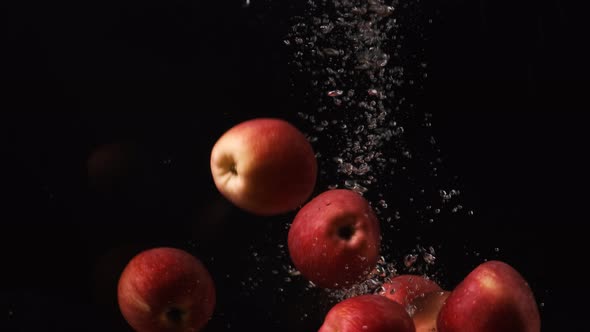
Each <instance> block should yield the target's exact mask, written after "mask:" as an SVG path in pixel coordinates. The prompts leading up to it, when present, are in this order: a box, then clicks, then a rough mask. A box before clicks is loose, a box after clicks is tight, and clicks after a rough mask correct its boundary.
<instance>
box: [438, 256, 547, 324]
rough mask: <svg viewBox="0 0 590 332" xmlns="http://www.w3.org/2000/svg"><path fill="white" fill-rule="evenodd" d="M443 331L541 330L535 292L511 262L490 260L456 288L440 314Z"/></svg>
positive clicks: (439, 321) (439, 319)
mask: <svg viewBox="0 0 590 332" xmlns="http://www.w3.org/2000/svg"><path fill="white" fill-rule="evenodd" d="M437 325H438V329H439V332H472V331H477V332H498V331H501V332H539V331H540V330H541V319H540V317H539V309H538V308H537V303H536V301H535V297H534V296H533V292H532V291H531V289H530V288H529V285H528V284H527V282H526V281H525V279H524V278H523V277H522V276H521V275H520V274H519V273H518V272H517V271H516V270H515V269H514V268H512V267H511V266H510V265H508V264H506V263H503V262H499V261H489V262H486V263H483V264H481V265H480V266H478V267H477V268H475V269H474V270H473V271H471V273H469V275H467V277H466V278H465V279H464V280H463V281H462V282H461V283H460V284H459V285H458V286H457V287H456V288H455V289H454V290H453V292H452V293H451V295H450V296H449V298H448V299H447V300H446V302H445V304H444V305H443V307H442V309H441V311H440V313H439V316H438V322H437Z"/></svg>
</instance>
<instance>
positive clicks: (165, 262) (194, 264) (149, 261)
mask: <svg viewBox="0 0 590 332" xmlns="http://www.w3.org/2000/svg"><path fill="white" fill-rule="evenodd" d="M118 299H119V308H120V309H121V312H122V314H123V316H124V317H125V319H126V320H127V322H128V323H129V325H131V326H132V327H133V328H134V329H135V330H136V331H138V332H162V331H165V332H175V331H178V332H181V331H182V332H187V331H191V332H196V331H199V330H200V329H201V328H203V326H205V325H206V323H207V322H208V321H209V319H210V318H211V315H212V314H213V309H214V307H215V287H214V284H213V280H212V279H211V276H210V275H209V272H208V271H207V269H206V268H205V266H203V264H202V263H201V262H200V261H199V260H198V259H197V258H195V257H194V256H192V255H191V254H189V253H187V252H185V251H182V250H179V249H174V248H156V249H150V250H146V251H144V252H142V253H140V254H139V255H137V256H135V257H134V258H133V259H132V260H131V261H130V262H129V263H128V264H127V266H126V267H125V269H124V270H123V274H122V275H121V278H120V279H119V287H118Z"/></svg>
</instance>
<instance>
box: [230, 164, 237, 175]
mask: <svg viewBox="0 0 590 332" xmlns="http://www.w3.org/2000/svg"><path fill="white" fill-rule="evenodd" d="M229 171H230V172H231V173H232V174H233V175H238V167H237V165H236V163H235V162H232V163H231V164H230V165H229Z"/></svg>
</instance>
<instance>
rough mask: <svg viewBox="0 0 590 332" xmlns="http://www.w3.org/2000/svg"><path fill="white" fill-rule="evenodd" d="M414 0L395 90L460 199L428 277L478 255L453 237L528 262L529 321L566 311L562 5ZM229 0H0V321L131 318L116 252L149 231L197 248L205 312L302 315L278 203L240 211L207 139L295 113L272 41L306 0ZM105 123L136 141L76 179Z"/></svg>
mask: <svg viewBox="0 0 590 332" xmlns="http://www.w3.org/2000/svg"><path fill="white" fill-rule="evenodd" d="M413 3H414V4H415V5H414V6H412V9H411V10H406V11H405V12H404V15H406V16H405V19H404V22H405V23H406V25H405V26H406V27H407V29H408V31H409V32H408V34H409V35H410V38H409V41H408V47H410V48H411V49H414V50H416V52H417V53H419V54H420V56H421V57H423V58H424V59H425V61H426V62H428V74H429V78H428V79H427V80H425V81H424V82H423V85H424V86H423V89H422V90H421V91H420V92H419V93H415V95H412V96H410V97H411V98H413V101H414V103H415V104H416V111H419V112H430V113H433V115H434V120H433V126H434V129H433V130H434V131H435V133H436V137H437V139H438V141H439V143H440V147H441V149H442V151H443V153H444V156H445V166H446V168H447V169H448V172H449V174H457V175H459V176H460V178H461V183H462V185H463V187H464V188H465V189H464V190H463V198H462V199H463V200H464V203H465V204H466V205H468V206H470V207H472V208H474V209H475V211H476V212H477V213H476V216H475V217H473V218H471V219H469V220H468V221H462V222H460V223H453V222H452V221H451V220H450V219H451V217H449V220H444V219H443V220H440V221H439V222H438V224H439V225H442V226H440V227H439V228H438V232H440V233H437V234H435V237H436V236H438V237H441V238H442V239H439V240H440V241H439V242H441V243H445V244H446V248H448V249H447V251H446V256H445V255H443V256H442V257H441V264H444V265H445V270H446V271H447V274H446V275H447V278H446V279H445V280H443V284H444V285H445V286H446V287H447V288H450V287H452V285H454V284H456V283H457V282H458V281H460V280H461V278H462V277H463V276H464V275H466V274H467V273H468V272H469V269H470V268H472V267H473V266H474V265H473V264H474V263H475V262H476V261H477V260H478V259H479V260H481V259H483V258H484V257H481V258H473V257H470V258H464V256H463V255H462V254H461V253H462V251H463V250H465V245H466V244H467V246H468V248H469V250H477V251H481V252H482V253H483V256H485V257H489V258H499V259H503V260H505V261H507V262H510V263H511V264H513V266H515V267H517V269H518V270H519V271H521V273H522V274H523V275H524V276H525V277H526V278H527V279H528V280H529V282H530V284H531V287H533V290H534V291H535V294H536V296H537V298H538V300H539V302H543V304H544V306H543V307H542V308H541V315H542V321H543V330H544V331H564V330H567V328H573V327H578V328H579V327H581V326H582V325H581V324H582V316H581V315H580V314H579V313H580V312H581V308H580V307H579V306H578V305H577V303H578V302H579V301H580V300H581V298H582V295H581V291H580V290H579V289H580V288H581V287H583V281H581V280H580V279H578V277H579V276H581V275H582V273H581V272H579V271H580V270H579V269H580V268H581V266H583V265H584V263H585V261H584V258H583V257H584V256H585V255H587V254H586V253H585V252H584V251H583V250H580V249H578V245H579V244H580V243H581V239H580V237H581V232H580V231H578V230H577V225H578V224H581V223H583V222H584V220H585V218H583V217H582V215H580V214H577V213H576V212H575V211H576V210H577V209H578V208H579V207H580V206H582V207H583V206H584V199H583V198H582V197H583V196H582V195H579V194H580V193H583V192H584V187H583V182H582V178H581V177H580V176H579V175H578V174H581V172H578V171H580V170H582V169H583V166H582V165H581V163H580V160H581V159H582V158H581V156H582V155H583V153H584V152H585V149H583V148H584V147H585V146H584V144H583V143H584V142H583V140H582V132H583V121H581V118H582V117H581V116H580V115H578V114H579V113H577V112H579V111H580V110H582V109H583V108H582V107H581V106H580V105H578V104H577V103H576V101H577V100H576V99H577V97H576V96H579V95H581V94H582V93H583V90H584V89H585V87H587V86H588V82H587V81H588V80H587V76H585V74H584V70H583V69H585V68H584V66H586V64H585V61H586V60H585V59H586V57H585V56H584V53H583V52H581V50H582V48H581V43H582V40H583V39H580V38H578V36H577V34H579V33H580V32H581V26H580V24H579V22H580V21H578V20H577V19H578V17H577V15H576V14H575V12H574V11H573V10H572V8H569V7H568V5H567V4H565V3H563V2H560V1H557V0H554V1H550V0H546V1H484V0H481V1H460V0H445V1H440V2H434V1H422V3H417V4H416V2H413ZM243 5H244V3H241V2H239V1H209V2H204V1H195V2H189V1H152V0H150V1H110V2H109V1H106V2H105V1H103V2H92V3H89V2H80V1H76V2H74V1H59V2H40V3H36V2H26V3H25V2H16V3H11V4H5V3H3V4H2V5H0V9H1V12H0V18H1V20H0V27H1V28H2V30H1V31H2V32H1V34H0V36H1V37H2V46H1V52H2V55H1V59H2V62H1V65H0V75H1V77H2V83H3V85H4V86H3V87H2V92H1V93H0V94H1V95H2V103H1V105H2V106H1V109H2V111H3V112H2V113H1V115H0V123H1V124H2V127H3V128H4V129H3V130H2V134H3V135H6V138H5V139H3V143H5V146H6V149H5V150H4V151H2V159H1V162H2V173H1V174H2V175H1V188H2V189H1V190H2V193H3V195H2V196H3V198H2V204H1V205H2V209H1V211H2V212H1V215H0V220H1V223H2V229H1V230H0V234H2V240H1V242H0V264H1V266H2V268H1V271H2V272H1V277H0V278H1V279H2V283H1V284H0V330H1V331H33V330H36V331H129V328H128V327H127V325H126V323H125V322H124V320H123V319H122V317H121V316H120V314H119V311H118V308H117V306H116V290H115V286H116V280H117V277H118V274H119V273H120V271H121V269H122V268H123V267H124V265H125V263H126V261H127V260H128V259H130V257H132V255H133V254H135V253H137V252H138V251H140V250H143V249H146V248H150V247H154V246H160V245H167V246H176V247H180V248H183V249H186V250H189V251H191V252H192V253H194V254H195V255H196V256H198V257H199V258H201V259H202V260H203V261H204V262H205V264H206V265H207V266H208V267H209V268H210V270H211V273H212V274H213V277H214V279H215V281H216V284H217V291H218V297H219V299H218V302H219V303H218V306H217V309H216V314H215V317H214V318H213V320H212V321H211V322H210V324H209V325H208V326H207V328H206V329H205V330H206V331H224V330H240V331H241V330H246V329H248V330H249V329H255V330H267V329H268V330H282V331H300V330H306V329H307V330H314V329H317V328H318V327H319V324H320V323H321V319H322V317H323V315H324V314H325V309H326V307H325V306H321V305H316V304H315V303H314V301H315V300H314V299H316V298H317V294H315V295H314V296H312V295H309V296H305V294H304V295H301V294H298V293H299V290H300V289H301V283H294V284H286V283H284V282H282V281H281V280H282V278H283V277H284V271H283V270H282V269H281V267H280V264H279V265H277V266H275V265H276V260H273V259H270V258H269V257H271V256H273V255H277V254H279V250H278V249H277V247H276V244H277V243H279V244H280V243H281V236H284V235H285V234H286V230H285V224H286V223H287V222H288V221H289V220H290V218H292V215H285V216H280V217H276V218H255V217H252V216H249V215H247V214H246V213H243V212H241V211H238V210H237V209H235V208H233V207H232V206H231V205H230V204H229V203H227V202H226V201H225V200H224V199H223V198H221V196H220V195H219V194H218V193H217V191H216V190H215V188H214V186H213V183H212V180H211V177H210V173H209V164H208V158H209V153H210V149H211V147H212V145H213V144H214V142H215V140H216V139H217V138H218V137H219V135H221V134H222V133H223V132H224V131H225V130H226V129H228V128H229V127H230V126H232V125H234V124H236V123H238V122H240V121H243V120H246V119H249V118H252V117H259V116H277V117H282V118H285V119H288V120H290V121H293V122H294V123H296V124H298V125H300V126H304V123H302V122H298V121H300V120H298V119H297V118H296V117H295V115H294V113H295V112H296V111H298V109H297V108H298V107H303V106H302V104H300V103H299V102H298V100H297V96H298V95H301V94H302V93H303V92H304V91H298V90H297V87H296V88H293V87H292V86H291V82H290V81H289V76H290V70H291V69H290V67H289V66H288V65H287V63H288V60H289V50H288V49H287V48H285V47H284V45H283V43H282V40H283V39H284V37H285V35H286V33H287V31H288V28H289V26H290V24H291V23H292V21H290V19H291V18H292V17H293V16H294V15H295V14H300V13H302V11H301V9H302V8H303V7H304V4H302V3H287V2H285V1H283V2H280V1H269V0H266V1H257V0H253V3H252V5H251V6H249V7H247V8H245V7H244V6H243ZM428 19H432V23H430V24H429V23H428ZM411 27H420V29H422V30H423V35H422V37H420V38H419V37H418V36H417V35H415V36H414V37H413V38H412V37H411V31H410V30H411V29H412V28H411ZM580 99H581V98H580ZM305 111H307V112H311V110H305ZM110 143H123V144H127V145H125V146H128V147H129V149H130V150H126V151H131V152H132V155H135V157H133V158H131V157H130V158H129V159H128V162H127V164H126V165H128V167H127V169H123V170H122V171H121V172H122V173H121V174H124V175H123V176H122V177H120V178H117V179H115V180H113V182H114V183H115V184H116V185H114V186H107V187H104V186H103V187H100V188H98V189H97V188H95V187H91V186H90V187H89V186H88V176H87V160H88V158H89V156H90V155H91V153H92V151H94V150H95V149H96V148H97V147H98V146H101V145H103V144H110ZM3 145H4V144H3ZM122 155H123V156H125V155H126V154H122ZM449 176H450V175H449ZM445 223H446V224H445ZM445 225H448V226H449V227H446V226H445ZM403 232H405V233H403V234H414V233H416V232H418V230H417V229H412V228H411V226H407V225H406V228H405V230H404V231H403ZM439 234H440V235H439ZM391 236H396V235H391ZM424 236H425V237H428V236H429V235H428V234H424ZM432 236H433V235H432V234H431V235H430V237H432ZM400 242H404V241H403V240H400ZM410 242H411V241H410ZM494 247H499V248H501V251H500V252H499V253H495V254H494V253H492V250H491V248H494ZM253 252H257V253H259V256H261V257H262V258H253V255H251V253H253ZM458 255H459V256H458ZM273 269H277V270H279V271H280V272H279V275H278V276H274V275H273V274H272V273H271V272H270V271H271V270H273ZM228 275H229V277H228ZM250 276H253V277H254V279H255V280H254V281H249V280H247V278H248V277H250ZM256 279H262V281H261V282H259V285H258V286H252V284H253V283H254V282H256ZM242 281H244V282H245V283H246V285H245V286H244V285H243V284H242V283H241V282H242ZM279 287H280V288H285V290H284V291H283V292H281V291H279V290H278V288H279ZM296 293H297V294H296ZM303 313H307V314H308V316H309V317H308V318H306V319H303V320H302V319H301V318H302V314H303Z"/></svg>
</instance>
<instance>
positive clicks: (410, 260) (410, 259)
mask: <svg viewBox="0 0 590 332" xmlns="http://www.w3.org/2000/svg"><path fill="white" fill-rule="evenodd" d="M417 260H418V255H414V254H408V255H406V256H405V257H404V265H405V266H406V267H411V266H412V265H414V263H416V261H417Z"/></svg>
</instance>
